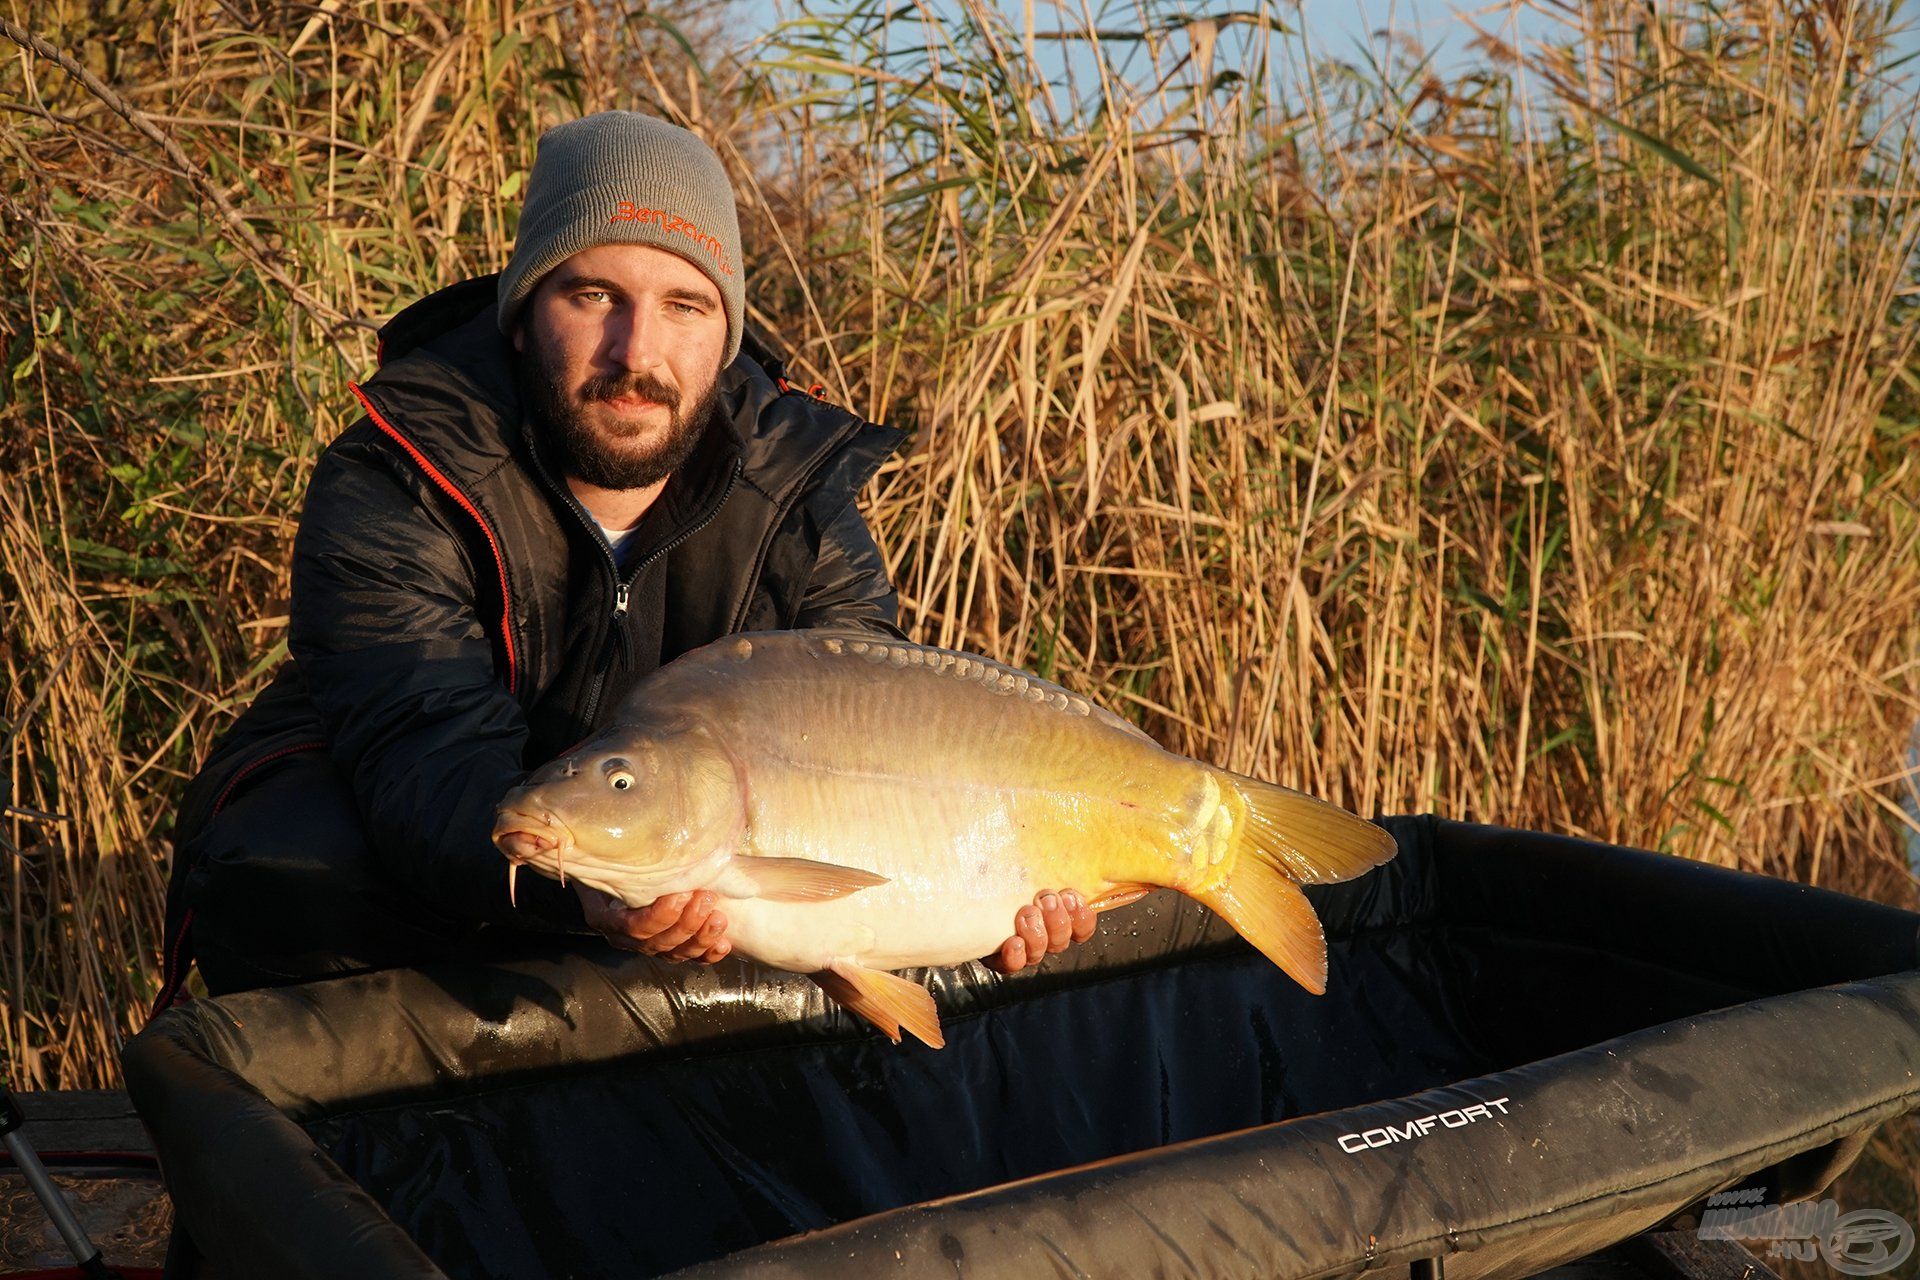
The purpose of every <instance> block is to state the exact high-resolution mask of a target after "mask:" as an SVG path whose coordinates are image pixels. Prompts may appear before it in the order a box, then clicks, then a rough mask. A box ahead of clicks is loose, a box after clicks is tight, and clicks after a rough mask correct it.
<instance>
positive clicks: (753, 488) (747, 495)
mask: <svg viewBox="0 0 1920 1280" xmlns="http://www.w3.org/2000/svg"><path fill="white" fill-rule="evenodd" d="M494 283H495V277H493V276H486V277H482V278H480V279H476V280H469V281H465V282H463V283H461V284H457V285H454V286H451V287H449V288H447V289H443V290H441V291H440V292H438V293H435V294H433V295H431V296H430V297H427V298H425V299H422V300H421V301H420V302H418V303H416V304H414V305H413V306H411V307H409V308H408V309H407V310H406V311H404V312H402V313H401V314H400V315H399V316H397V317H395V318H394V319H393V320H392V321H391V322H389V323H388V324H387V325H386V326H385V328H383V329H382V331H381V348H380V354H381V364H380V368H379V370H378V372H377V373H376V374H375V375H374V376H373V377H371V378H369V379H368V380H367V381H366V383H365V384H364V385H362V386H358V387H354V388H352V389H353V391H354V393H355V394H356V395H357V396H358V397H359V399H360V401H361V404H362V406H363V408H364V409H365V411H366V416H365V417H363V418H361V419H360V420H359V421H357V422H356V423H354V424H353V425H352V426H351V427H349V428H348V429H347V430H346V431H344V432H343V433H342V434H341V435H340V436H339V438H338V439H336V440H335V441H334V442H333V443H332V444H331V445H330V446H329V447H328V448H327V450H326V451H325V453H324V454H323V455H322V457H321V458H320V460H319V462H318V464H317V465H316V467H315V470H314V475H313V479H312V483H311V486H310V487H309V489H308V493H307V499H306V507H305V510H304V512H303V513H302V516H301V521H300V526H299V531H298V533H297V535H296V537H295V541H294V566H293V594H292V603H291V609H290V619H289V636H288V647H289V652H290V653H291V657H290V659H289V660H288V661H287V662H285V663H284V664H283V666H282V667H281V669H280V671H279V673H278V675H277V676H276V677H275V678H274V679H273V681H272V682H271V683H270V684H269V685H268V687H267V688H266V689H265V690H263V691H262V692H261V694H260V695H259V696H258V698H256V700H255V701H254V703H253V704H252V706H251V707H249V708H248V710H247V711H246V712H245V713H244V714H243V715H241V717H240V718H239V720H238V721H237V722H236V723H235V724H234V725H233V727H232V728H231V729H230V730H229V731H228V732H227V734H226V735H225V737H224V738H222V740H221V741H220V742H219V744H218V745H217V746H216V748H215V749H214V751H213V753H212V755H211V757H210V758H209V759H208V761H207V763H206V765H205V767H204V768H203V769H202V771H201V772H200V774H199V775H198V776H197V777H196V778H195V779H194V781H193V783H192V784H191V785H190V786H189V787H188V789H187V792H186V795H185V797H184V799H183V801H182V804H181V808H180V811H179V815H178V820H177V823H176V830H175V847H176V858H175V863H176V865H175V868H174V882H173V885H172V886H171V888H170V891H169V895H168V917H169V919H168V932H167V939H168V945H169V955H168V957H167V961H168V963H167V969H168V973H167V974H166V978H165V980H166V982H167V984H168V985H169V987H174V986H177V985H178V982H179V981H180V979H181V978H182V977H183V976H184V974H183V972H182V971H183V970H184V967H185V956H184V955H183V954H181V950H182V948H181V945H180V944H181V943H182V941H183V940H184V938H185V936H186V934H187V918H188V912H189V910H190V906H191V904H190V902H189V901H188V899H189V896H190V895H189V894H187V893H186V892H185V891H184V889H183V883H184V879H185V873H186V872H187V871H188V870H189V869H190V868H189V867H188V866H187V865H186V864H188V863H190V862H191V861H192V858H191V856H182V853H181V851H182V850H185V849H187V848H188V846H189V845H190V842H191V839H192V838H193V837H194V836H195V834H196V833H197V832H200V831H202V830H203V829H204V828H205V827H206V826H207V824H209V823H210V822H212V821H215V820H216V815H218V814H219V813H220V812H221V810H222V809H223V807H224V806H226V805H227V804H229V803H231V802H232V801H233V799H234V797H235V796H236V794H237V793H238V792H239V791H240V790H242V789H244V788H245V787H246V786H248V785H249V781H250V779H252V778H253V777H255V776H256V775H257V774H258V773H259V772H260V771H261V770H262V768H263V766H266V765H268V764H270V763H272V762H274V761H280V760H286V759H288V758H289V757H290V756H294V755H298V754H300V753H303V752H325V753H326V754H327V755H328V756H329V757H330V758H331V763H332V764H333V765H334V766H335V767H336V768H337V770H338V772H339V774H340V775H341V776H343V777H344V778H345V779H346V780H347V782H348V784H349V789H350V791H351V794H352V797H353V800H354V802H355V803H356V804H357V807H358V809H359V819H360V822H361V824H362V827H363V828H364V831H365V834H366V837H367V840H368V843H369V845H370V847H371V849H372V850H373V853H374V858H375V861H376V862H377V864H378V865H379V867H380V868H381V869H382V871H383V872H385V873H387V874H389V875H390V876H391V878H392V880H393V881H394V883H395V887H396V892H399V893H405V894H410V895H412V896H413V897H414V898H415V899H416V900H418V901H421V902H430V903H433V904H434V905H435V906H436V907H437V908H438V909H439V910H441V911H442V912H444V913H446V914H447V915H448V916H450V917H453V918H456V919H459V918H464V919H469V920H473V921H476V922H477V921H498V922H502V923H526V922H527V921H526V920H525V918H524V914H525V912H526V911H527V910H528V909H529V908H528V894H527V889H528V883H527V881H526V880H525V879H524V878H523V880H522V883H521V908H520V909H519V910H518V911H516V909H514V908H512V907H510V906H509V905H508V900H507V893H506V862H505V860H504V859H503V858H501V857H500V856H499V854H498V852H497V851H496V850H495V849H494V848H493V846H492V844H491V842H490V841H489V839H488V833H489V830H490V827H491V823H492V812H493V807H494V804H495V802H496V801H497V800H498V799H499V797H500V796H501V795H502V794H504V793H505V792H506V790H507V789H508V788H509V787H510V786H511V785H512V784H513V783H514V782H515V781H516V780H517V779H518V778H520V777H521V776H522V775H523V774H524V773H525V772H526V771H527V770H529V769H532V768H534V767H536V766H538V765H540V764H542V763H544V762H545V761H546V760H548V759H551V758H552V757H553V756H555V755H557V754H559V753H560V752H561V751H562V750H564V749H565V748H566V747H568V746H570V745H572V744H573V743H575V742H577V741H579V740H580V739H581V738H583V737H585V736H587V735H588V734H589V733H591V732H592V731H593V730H594V729H596V728H597V727H599V726H601V725H603V724H605V723H606V722H607V720H608V718H609V716H610V714H611V713H612V711H613V710H614V708H615V707H616V706H617V705H618V703H619V701H620V699H621V697H622V696H623V695H624V693H625V692H626V691H627V689H628V688H629V686H631V685H632V684H633V683H634V682H635V681H636V680H637V679H638V678H639V677H641V676H643V675H645V674H646V673H648V672H649V671H651V670H653V669H654V668H655V667H657V666H659V665H660V664H662V663H664V662H667V661H670V660H672V659H673V658H675V657H677V656H678V655H680V654H682V653H684V652H686V651H687V650H689V649H693V648H695V647H697V646H699V645H702V644H705V643H708V642H709V641H712V640H715V639H718V638H719V637H721V636H724V635H727V634H730V633H733V632H736V631H755V630H764V629H771V628H785V627H812V626H824V625H830V624H831V625H841V626H855V627H862V628H866V629H870V630H873V631H876V632H881V633H885V634H890V635H896V636H897V635H900V632H899V630H898V628H897V626H896V623H895V617H896V599H895V595H894V592H893V589H892V587H891V586H890V585H889V583H888V581H887V576H886V571H885V565H884V562H883V561H882V559H881V557H880V554H879V552H878V549H877V548H876V547H875V545H874V541H873V537H872V535H871V534H870V533H869V531H868V529H867V527H866V524H865V522H864V520H863V519H862V518H861V516H860V514H859V512H858V510H857V509H856V508H855V506H854V497H855V495H856V493H857V492H858V491H859V489H860V488H861V486H862V485H864V484H865V482H866V481H867V479H868V478H869V477H870V476H871V475H872V474H873V472H874V471H875V469H876V468H877V467H878V466H879V465H880V464H881V462H882V461H883V460H884V459H885V458H886V457H887V456H888V455H889V454H890V453H892V452H893V450H894V449H895V448H896V447H897V446H898V445H899V443H900V441H901V439H902V434H901V433H900V432H899V431H897V430H895V429H893V428H891V427H885V426H881V425H878V424H875V423H870V422H865V421H863V420H861V419H860V418H859V417H858V416H857V415H855V414H852V413H849V412H847V411H846V410H844V409H840V408H837V407H835V406H833V405H830V404H827V403H825V402H823V401H820V400H818V399H815V398H814V397H812V396H810V395H808V394H807V393H805V392H801V391H799V390H798V389H796V388H794V387H792V386H790V385H788V384H787V383H786V381H785V379H784V377H781V376H780V375H779V369H778V365H777V364H773V362H772V361H771V360H769V359H768V358H767V357H766V355H765V353H764V351H763V350H761V349H760V348H759V344H758V343H753V342H749V343H747V344H745V345H743V348H742V351H741V354H740V355H739V357H738V358H736V359H735V360H734V362H733V363H732V364H731V365H729V366H728V367H727V368H726V369H724V370H723V371H722V372H721V375H720V388H721V392H720V406H721V410H720V412H718V413H716V415H715V420H714V425H713V427H712V428H710V429H709V430H708V432H707V433H706V435H705V436H703V437H702V440H701V442H700V445H699V446H698V448H697V449H696V452H695V453H694V455H693V457H692V459H691V460H690V461H689V462H688V463H687V464H686V465H685V466H683V467H682V468H681V469H680V470H679V471H677V472H676V473H675V474H674V475H673V476H672V477H670V478H669V479H668V481H667V483H666V486H665V488H664V490H663V491H662V494H661V497H660V498H659V500H658V501H656V502H655V503H654V505H653V507H652V508H651V509H650V510H649V511H648V513H647V515H646V517H645V519H644V520H643V522H642V524H641V527H640V530H639V532H637V533H636V534H635V535H634V536H635V538H637V539H639V540H640V541H641V548H640V550H639V553H638V554H637V555H636V556H635V557H634V558H633V559H632V560H630V561H628V567H627V568H626V569H624V570H619V571H616V569H615V565H614V561H613V558H612V555H611V553H610V551H609V549H608V547H607V545H606V542H605V541H604V539H603V538H602V537H601V536H600V534H599V532H598V531H597V529H596V528H595V526H594V525H593V524H592V522H591V517H589V516H588V515H587V513H586V511H585V510H584V509H583V508H582V507H581V506H580V505H579V503H578V502H577V501H576V500H575V499H574V498H573V496H572V495H571V493H570V492H569V491H568V489H567V487H566V485H565V483H564V480H563V478H562V477H561V475H560V473H559V471H558V469H557V467H556V466H555V464H554V461H553V460H552V458H551V456H550V455H549V454H548V453H547V452H546V450H545V448H544V447H543V445H542V444H541V442H540V441H538V440H536V439H535V437H534V434H533V432H532V431H531V430H530V429H529V428H528V426H527V425H526V424H525V423H524V422H523V421H522V415H521V414H520V412H519V409H518V403H517V396H516V393H515V388H514V377H513V357H514V352H513V349H512V346H511V340H510V339H509V338H507V337H506V336H504V335H502V334H501V333H500V332H499V331H498V329H497V328H496V327H495V322H494V314H493V306H494ZM756 354H757V355H758V356H759V357H760V359H756V358H755V356H756ZM763 360H765V361H767V363H768V364H772V365H773V369H774V374H773V376H769V373H768V371H767V368H765V367H763V364H762V361H763ZM229 834H231V833H229ZM241 835H242V836H243V837H244V833H241ZM229 843H230V844H231V843H232V840H231V839H229ZM240 843H241V844H243V845H244V843H245V841H244V838H242V839H241V841H240ZM552 889H557V886H555V887H552ZM572 896H573V895H572V894H571V893H570V892H567V891H559V893H558V896H556V894H555V893H554V892H552V891H551V889H549V888H540V889H537V890H536V892H535V894H534V899H535V904H534V906H533V908H532V910H534V911H535V912H536V913H539V912H543V911H544V912H545V913H546V914H548V915H550V916H551V915H553V914H554V913H555V912H559V913H561V914H562V915H564V914H565V913H566V912H567V910H568V907H569V905H571V904H569V903H568V902H567V900H568V899H571V898H572ZM571 916H572V919H573V920H574V921H575V922H577V920H578V907H577V905H571ZM516 917H519V918H517V919H516ZM556 922H557V921H556ZM166 998H168V997H167V996H163V1000H164V999H166Z"/></svg>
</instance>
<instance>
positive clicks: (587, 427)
mask: <svg viewBox="0 0 1920 1280" xmlns="http://www.w3.org/2000/svg"><path fill="white" fill-rule="evenodd" d="M522 332H523V334H524V338H523V341H522V344H521V349H520V351H519V352H518V353H516V356H515V359H514V373H515V377H516V380H517V381H518V383H519V387H520V403H521V406H522V408H523V409H524V410H525V412H526V413H527V415H528V417H529V419H530V421H531V423H532V425H533V428H534V431H535V433H536V434H537V435H540V436H542V437H544V438H545V439H546V440H548V441H550V442H552V444H553V446H554V448H555V449H556V450H557V451H558V452H559V455H560V463H561V465H562V466H563V467H564V468H565V469H566V472H567V474H568V475H571V476H574V477H576V478H578V479H581V480H584V481H586V482H587V483H588V484H590V485H594V486H595V487H597V488H601V489H644V488H646V487H648V486H649V485H654V484H658V483H659V482H660V481H662V480H664V479H666V478H667V477H668V476H669V475H672V474H673V473H674V472H675V471H677V470H679V469H680V467H681V466H682V465H683V464H684V463H685V462H686V460H687V459H688V458H690V457H692V456H693V451H694V449H695V448H696V447H697V446H698V445H699V443H700V437H701V435H702V434H703V433H704V432H705V430H706V427H707V423H708V421H709V420H710V419H711V417H712V415H713V411H714V406H715V405H716V404H718V403H719V400H720V378H719V376H718V374H717V373H716V375H715V377H714V379H713V382H712V383H711V385H709V386H708V388H707V390H706V393H705V394H704V395H702V396H700V397H699V398H698V399H696V400H694V401H693V402H692V403H690V404H685V405H683V404H682V403H681V397H680V393H679V392H678V391H675V390H674V389H673V388H671V387H669V386H667V385H666V384H665V383H662V382H660V381H658V380H657V379H655V378H654V377H653V376H652V375H651V374H646V373H638V372H624V373H616V374H607V375H597V374H596V375H595V376H593V377H591V378H588V379H587V380H586V381H585V382H583V383H582V384H581V386H580V400H578V401H576V400H574V399H573V398H572V397H571V396H570V395H568V394H567V391H566V389H565V388H564V387H562V386H561V385H560V380H559V377H558V375H557V374H556V373H555V371H554V370H553V369H551V368H550V367H549V366H548V364H547V361H546V351H545V349H544V347H543V346H542V344H541V343H540V341H539V339H538V338H537V337H536V335H535V334H534V332H533V326H531V325H527V326H526V327H525V328H524V329H523V331H522ZM623 395H635V396H639V397H641V398H642V399H646V400H651V401H653V402H654V403H655V404H663V405H665V406H666V407H667V409H668V411H669V413H670V415H671V420H670V422H669V424H668V428H667V432H666V436H665V438H664V439H662V440H660V441H659V442H658V443H657V444H654V445H652V446H651V447H647V446H642V445H641V443H640V441H641V439H642V437H643V436H644V435H645V434H646V433H647V432H648V431H649V430H650V429H651V428H650V427H648V426H642V425H638V424H628V423H621V422H616V423H614V424H612V425H611V426H599V425H596V424H594V423H593V422H590V421H589V420H588V418H587V410H586V408H585V406H584V405H583V404H582V403H581V402H582V401H584V402H586V403H587V404H592V403H596V402H604V401H608V400H612V399H615V398H616V397H619V396H623Z"/></svg>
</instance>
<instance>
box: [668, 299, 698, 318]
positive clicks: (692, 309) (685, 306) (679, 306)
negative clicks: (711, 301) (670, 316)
mask: <svg viewBox="0 0 1920 1280" xmlns="http://www.w3.org/2000/svg"><path fill="white" fill-rule="evenodd" d="M672 305H673V307H674V309H675V310H677V311H681V312H684V313H685V314H687V315H690V316H697V315H700V314H701V311H700V308H698V307H696V306H694V305H692V304H691V303H686V302H676V303H673V304H672Z"/></svg>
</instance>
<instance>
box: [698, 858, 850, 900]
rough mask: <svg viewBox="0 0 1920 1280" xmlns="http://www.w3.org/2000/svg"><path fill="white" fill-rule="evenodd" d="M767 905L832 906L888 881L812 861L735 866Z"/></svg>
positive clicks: (741, 862) (749, 861) (748, 861)
mask: <svg viewBox="0 0 1920 1280" xmlns="http://www.w3.org/2000/svg"><path fill="white" fill-rule="evenodd" d="M734 865H735V866H736V867H738V868H739V869H740V870H741V871H743V872H745V873H746V874H747V875H748V876H749V877H750V878H751V879H752V880H753V883H754V884H755V885H756V886H758V888H759V892H758V894H756V895H755V896H757V897H761V898H765V899H766V900H767V901H768V902H831V901H832V900H833V899H835V898H844V897H846V896H847V895H848V894H850V893H858V892H859V891H860V890H862V889H869V888H872V887H873V886H874V885H876V884H885V883H887V877H885V876H881V875H875V874H874V873H873V872H871V871H861V870H858V869H856V868H854V867H836V866H835V865H834V864H833V863H831V862H815V861H814V860H813V859H811V858H760V857H743V858H741V859H739V861H737V862H736V863H735V864H734Z"/></svg>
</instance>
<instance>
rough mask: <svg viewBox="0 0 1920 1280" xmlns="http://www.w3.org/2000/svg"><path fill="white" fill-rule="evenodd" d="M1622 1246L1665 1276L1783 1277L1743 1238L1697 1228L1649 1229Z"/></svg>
mask: <svg viewBox="0 0 1920 1280" xmlns="http://www.w3.org/2000/svg"><path fill="white" fill-rule="evenodd" d="M1620 1248H1621V1250H1622V1251H1624V1252H1625V1253H1626V1254H1627V1255H1628V1256H1629V1257H1630V1258H1632V1259H1633V1260H1634V1261H1635V1262H1636V1263H1638V1264H1639V1265H1640V1266H1641V1267H1642V1268H1643V1269H1644V1270H1646V1271H1647V1272H1648V1273H1650V1274H1652V1275H1654V1276H1658V1277H1661V1278H1662V1280H1666V1278H1667V1277H1671V1278H1672V1280H1780V1276H1779V1274H1778V1273H1777V1272H1775V1271H1774V1270H1773V1268H1772V1267H1769V1266H1768V1265H1767V1264H1766V1263H1764V1262H1762V1261H1761V1260H1760V1259H1759V1258H1757V1257H1755V1256H1754V1255H1753V1253H1752V1252H1751V1251H1749V1250H1748V1249H1747V1247H1746V1246H1745V1245H1743V1244H1741V1243H1740V1242H1739V1241H1737V1240H1702V1239H1701V1238H1700V1235H1699V1233H1698V1232H1696V1231H1648V1232H1646V1233H1645V1234H1642V1235H1638V1236H1635V1237H1634V1238H1633V1239H1631V1240H1628V1241H1626V1242H1624V1243H1623V1244H1621V1245H1620Z"/></svg>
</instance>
